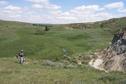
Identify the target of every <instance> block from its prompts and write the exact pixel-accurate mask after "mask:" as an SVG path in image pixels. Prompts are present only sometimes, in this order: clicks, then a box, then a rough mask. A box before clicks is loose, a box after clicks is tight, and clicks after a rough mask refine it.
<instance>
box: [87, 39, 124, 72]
mask: <svg viewBox="0 0 126 84" xmlns="http://www.w3.org/2000/svg"><path fill="white" fill-rule="evenodd" d="M125 41H126V39H122V37H121V38H118V39H117V40H116V41H115V42H114V43H112V44H111V45H110V46H109V47H108V48H106V49H104V50H102V51H98V52H96V53H95V54H94V55H93V57H94V58H92V60H91V61H90V62H89V65H90V66H92V67H94V68H95V69H99V70H104V71H106V72H108V71H121V72H126V43H125Z"/></svg>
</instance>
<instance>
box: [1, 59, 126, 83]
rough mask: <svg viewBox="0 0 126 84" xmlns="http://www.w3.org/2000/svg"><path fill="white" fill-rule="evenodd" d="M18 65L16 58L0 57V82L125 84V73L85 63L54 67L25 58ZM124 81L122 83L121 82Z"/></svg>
mask: <svg viewBox="0 0 126 84" xmlns="http://www.w3.org/2000/svg"><path fill="white" fill-rule="evenodd" d="M27 62H28V64H24V65H20V64H18V63H17V61H16V58H1V59H0V67H1V68H0V83H1V84H17V83H18V84H56V82H58V84H92V83H93V84H125V83H126V80H125V77H126V74H125V73H119V72H112V73H105V72H101V71H98V70H94V69H92V68H90V67H89V66H87V65H83V66H81V67H78V68H54V67H47V66H43V65H41V63H40V62H38V60H29V59H27ZM123 82H124V83H123Z"/></svg>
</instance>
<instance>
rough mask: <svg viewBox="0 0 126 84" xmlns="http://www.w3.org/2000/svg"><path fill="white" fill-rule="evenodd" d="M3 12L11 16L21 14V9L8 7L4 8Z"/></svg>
mask: <svg viewBox="0 0 126 84" xmlns="http://www.w3.org/2000/svg"><path fill="white" fill-rule="evenodd" d="M3 11H4V12H5V13H10V14H13V13H22V12H23V9H22V8H21V7H18V6H13V5H8V6H6V7H5V8H4V9H3Z"/></svg>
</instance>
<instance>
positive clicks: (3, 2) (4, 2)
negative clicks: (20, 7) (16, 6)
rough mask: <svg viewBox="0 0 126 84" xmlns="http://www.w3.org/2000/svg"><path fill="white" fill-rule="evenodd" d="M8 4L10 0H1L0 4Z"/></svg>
mask: <svg viewBox="0 0 126 84" xmlns="http://www.w3.org/2000/svg"><path fill="white" fill-rule="evenodd" d="M7 4H8V2H7V1H6V0H1V1H0V5H7Z"/></svg>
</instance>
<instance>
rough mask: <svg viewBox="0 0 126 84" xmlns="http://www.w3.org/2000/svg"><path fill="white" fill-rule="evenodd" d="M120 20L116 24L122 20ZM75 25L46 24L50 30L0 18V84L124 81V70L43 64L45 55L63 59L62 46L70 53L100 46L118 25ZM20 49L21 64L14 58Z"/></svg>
mask: <svg viewBox="0 0 126 84" xmlns="http://www.w3.org/2000/svg"><path fill="white" fill-rule="evenodd" d="M121 21H122V20H121ZM119 22H120V21H119ZM122 22H124V21H122ZM122 22H120V23H119V24H125V23H122ZM93 24H94V23H93ZM46 25H48V24H46ZM88 25H89V24H88ZM95 25H97V23H96V24H95ZM104 25H109V23H106V24H104ZM110 25H111V24H110ZM89 26H90V25H89ZM74 27H75V28H74V29H73V28H71V26H66V25H48V28H49V31H44V30H45V24H44V25H43V24H37V25H36V24H29V23H21V22H11V21H0V84H17V83H18V84H92V83H94V84H125V83H126V80H125V78H126V73H120V72H112V73H105V72H101V71H97V70H95V69H93V68H90V67H89V66H88V65H87V64H83V65H82V66H78V67H77V68H56V67H48V66H44V65H42V60H44V59H50V60H60V59H62V58H63V49H64V48H65V49H66V50H67V53H68V55H69V56H70V57H76V56H78V55H79V54H83V55H84V56H86V54H88V53H92V52H95V51H96V50H97V49H103V48H105V47H107V46H108V45H109V42H110V41H111V39H112V36H113V33H114V32H116V31H117V30H118V29H119V28H117V29H116V28H115V29H112V28H109V27H107V26H105V27H103V26H102V27H101V26H99V25H97V26H92V27H90V28H86V29H81V28H79V29H78V28H76V26H74ZM20 49H24V51H25V55H26V62H27V63H26V64H24V65H20V64H18V62H17V59H16V58H15V55H16V53H17V52H18V51H19V50H20Z"/></svg>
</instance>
